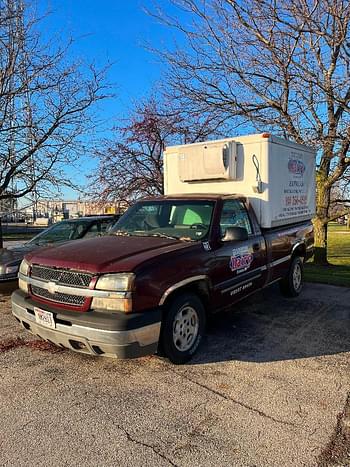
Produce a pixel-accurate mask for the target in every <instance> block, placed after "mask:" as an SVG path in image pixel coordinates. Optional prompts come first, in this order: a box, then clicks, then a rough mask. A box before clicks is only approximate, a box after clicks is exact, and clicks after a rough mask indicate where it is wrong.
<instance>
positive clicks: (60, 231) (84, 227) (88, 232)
mask: <svg viewBox="0 0 350 467" xmlns="http://www.w3.org/2000/svg"><path fill="white" fill-rule="evenodd" d="M119 217H120V216H117V215H110V216H89V217H80V218H78V219H69V220H64V221H61V222H58V223H57V224H53V225H52V226H51V227H49V228H47V229H45V230H43V231H42V232H40V233H39V234H38V235H36V236H35V237H34V238H32V239H31V240H30V241H29V242H27V243H25V244H24V245H20V246H16V247H10V248H4V249H2V250H0V281H8V280H14V279H17V274H18V269H19V265H20V263H21V261H22V259H23V257H24V256H25V255H26V254H27V253H30V252H32V251H34V250H37V249H38V248H40V247H43V246H50V245H56V244H61V243H63V242H67V241H70V240H77V239H80V238H91V237H96V236H99V235H103V234H104V233H105V232H106V231H108V230H109V229H110V228H111V227H112V225H113V224H115V223H116V222H117V220H118V218H119Z"/></svg>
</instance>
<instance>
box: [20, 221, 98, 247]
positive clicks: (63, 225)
mask: <svg viewBox="0 0 350 467" xmlns="http://www.w3.org/2000/svg"><path fill="white" fill-rule="evenodd" d="M89 224H90V222H89V221H86V222H84V221H82V222H76V221H75V222H69V221H63V222H59V223H57V224H54V225H53V226H52V227H49V228H48V229H46V230H44V231H43V232H41V233H40V234H38V235H36V236H35V237H34V238H32V240H30V242H28V243H29V244H35V245H44V244H46V243H55V242H63V241H67V240H76V239H77V238H80V237H81V235H82V234H83V232H85V230H86V228H87V227H88V226H89Z"/></svg>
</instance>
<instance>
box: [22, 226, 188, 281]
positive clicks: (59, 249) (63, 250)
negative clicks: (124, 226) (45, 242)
mask: <svg viewBox="0 0 350 467" xmlns="http://www.w3.org/2000/svg"><path fill="white" fill-rule="evenodd" d="M191 245H193V243H192V242H183V241H180V240H173V239H168V238H160V237H136V236H135V237H118V236H113V235H108V236H106V237H97V238H91V239H86V240H84V239H82V240H75V241H74V242H70V243H66V244H64V245H60V246H56V247H53V248H52V247H51V248H40V250H38V251H34V252H32V253H29V254H28V255H26V259H27V260H28V261H30V262H32V263H36V264H42V265H45V266H54V267H58V268H65V269H66V268H67V269H75V270H78V271H87V272H91V273H97V274H100V273H109V272H131V271H133V270H134V269H135V268H136V267H137V266H138V265H140V264H141V263H143V262H144V261H147V260H149V259H151V258H154V257H155V256H158V255H161V254H164V253H168V252H170V251H174V250H178V249H183V248H188V247H189V246H191Z"/></svg>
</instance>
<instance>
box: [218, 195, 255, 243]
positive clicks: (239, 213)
mask: <svg viewBox="0 0 350 467" xmlns="http://www.w3.org/2000/svg"><path fill="white" fill-rule="evenodd" d="M227 227H243V228H245V229H246V230H247V232H248V235H251V234H252V233H253V230H252V226H251V224H250V220H249V216H248V213H247V211H246V208H245V206H244V204H243V203H242V202H241V201H239V200H236V199H231V200H229V201H224V205H223V208H222V213H221V218H220V229H221V235H222V236H224V235H225V232H226V229H227Z"/></svg>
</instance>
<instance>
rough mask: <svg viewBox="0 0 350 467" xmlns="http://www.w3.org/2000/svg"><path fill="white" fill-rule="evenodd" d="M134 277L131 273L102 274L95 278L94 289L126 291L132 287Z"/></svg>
mask: <svg viewBox="0 0 350 467" xmlns="http://www.w3.org/2000/svg"><path fill="white" fill-rule="evenodd" d="M134 278H135V275H134V274H132V273H126V274H124V273H123V274H104V275H103V276H101V277H100V278H99V279H98V280H97V284H96V289H98V290H110V291H113V292H128V291H130V290H131V289H132V285H133V282H134Z"/></svg>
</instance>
